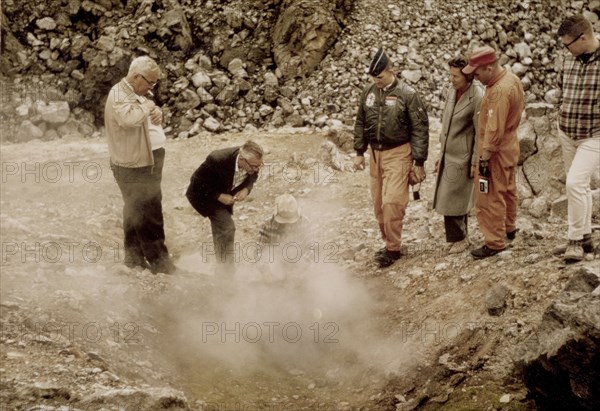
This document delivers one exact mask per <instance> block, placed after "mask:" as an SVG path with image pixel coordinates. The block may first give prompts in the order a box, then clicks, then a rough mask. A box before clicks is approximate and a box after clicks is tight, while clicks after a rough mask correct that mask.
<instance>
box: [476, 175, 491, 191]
mask: <svg viewBox="0 0 600 411" xmlns="http://www.w3.org/2000/svg"><path fill="white" fill-rule="evenodd" d="M489 184H490V182H489V180H488V179H487V178H483V177H481V178H480V179H479V192H480V193H484V194H487V193H488V192H489Z"/></svg>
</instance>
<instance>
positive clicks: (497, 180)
mask: <svg viewBox="0 0 600 411" xmlns="http://www.w3.org/2000/svg"><path fill="white" fill-rule="evenodd" d="M489 166H490V171H491V174H492V177H491V179H490V182H489V192H488V193H487V194H485V193H481V192H479V172H477V178H476V179H475V212H476V215H477V222H478V223H479V228H480V229H481V232H482V233H483V235H484V237H485V244H486V245H487V246H488V247H489V248H491V249H492V250H503V249H504V248H505V247H506V243H505V241H504V238H505V235H506V233H508V232H511V231H514V230H515V229H516V228H517V206H518V201H517V183H516V166H505V165H503V164H501V163H500V161H499V160H498V157H497V156H494V155H492V158H491V159H490V163H489Z"/></svg>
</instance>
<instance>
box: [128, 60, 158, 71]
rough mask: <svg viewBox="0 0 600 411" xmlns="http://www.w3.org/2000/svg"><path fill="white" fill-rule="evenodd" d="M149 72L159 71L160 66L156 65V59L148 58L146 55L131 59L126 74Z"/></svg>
mask: <svg viewBox="0 0 600 411" xmlns="http://www.w3.org/2000/svg"><path fill="white" fill-rule="evenodd" d="M150 72H158V73H160V68H159V67H158V64H157V63H156V61H154V60H153V59H152V58H150V57H148V56H141V57H136V58H135V59H133V61H132V62H131V65H130V66H129V73H128V75H131V74H135V73H137V74H143V73H150Z"/></svg>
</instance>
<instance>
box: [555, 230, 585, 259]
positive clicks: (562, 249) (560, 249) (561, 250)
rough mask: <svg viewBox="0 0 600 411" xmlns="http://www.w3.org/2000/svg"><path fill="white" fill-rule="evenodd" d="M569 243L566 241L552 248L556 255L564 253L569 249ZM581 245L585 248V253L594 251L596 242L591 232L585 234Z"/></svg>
mask: <svg viewBox="0 0 600 411" xmlns="http://www.w3.org/2000/svg"><path fill="white" fill-rule="evenodd" d="M568 246H569V243H568V242H566V243H564V244H562V245H559V246H557V247H554V248H553V249H552V254H554V255H563V254H564V253H565V252H566V251H567V247H568ZM581 247H582V248H583V252H584V253H593V252H594V242H593V241H592V235H591V234H584V235H583V240H581Z"/></svg>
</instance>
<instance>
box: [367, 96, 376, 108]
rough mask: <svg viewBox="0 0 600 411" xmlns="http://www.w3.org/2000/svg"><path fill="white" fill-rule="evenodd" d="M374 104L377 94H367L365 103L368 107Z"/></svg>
mask: <svg viewBox="0 0 600 411" xmlns="http://www.w3.org/2000/svg"><path fill="white" fill-rule="evenodd" d="M373 104H375V94H373V93H369V95H368V96H367V99H366V101H365V105H366V106H367V107H373Z"/></svg>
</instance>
